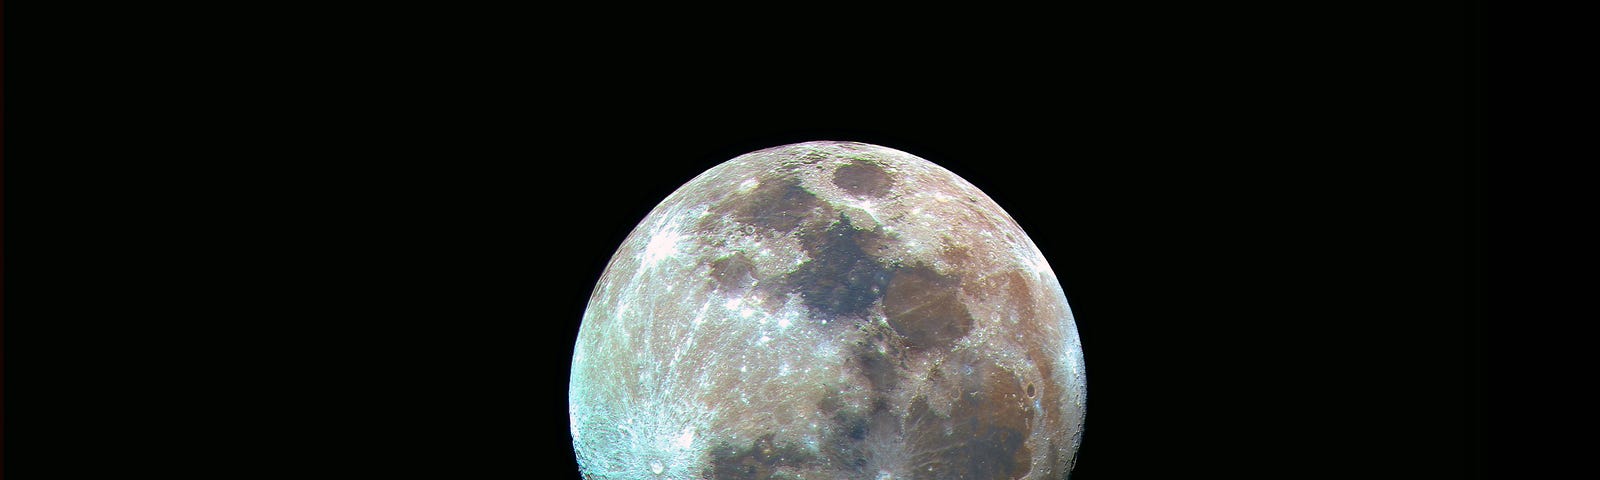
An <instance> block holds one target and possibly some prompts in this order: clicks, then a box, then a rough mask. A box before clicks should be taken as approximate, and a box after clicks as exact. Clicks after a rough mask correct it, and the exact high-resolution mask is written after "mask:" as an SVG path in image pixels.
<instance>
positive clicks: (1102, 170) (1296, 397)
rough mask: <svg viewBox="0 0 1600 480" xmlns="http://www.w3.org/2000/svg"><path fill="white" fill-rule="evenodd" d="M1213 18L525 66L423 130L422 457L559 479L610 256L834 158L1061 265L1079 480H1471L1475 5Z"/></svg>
mask: <svg viewBox="0 0 1600 480" xmlns="http://www.w3.org/2000/svg"><path fill="white" fill-rule="evenodd" d="M1119 13H1125V14H1129V15H1133V14H1135V13H1134V12H1119ZM1205 13H1206V14H1205V15H1204V17H1203V18H1204V19H1206V20H1207V21H1208V22H1221V23H1209V24H1208V23H1198V24H1196V23H1188V22H1186V21H1183V20H1180V19H1179V18H1171V17H1167V16H1166V15H1174V16H1178V17H1181V16H1182V13H1181V12H1168V13H1167V14H1166V15H1162V16H1159V17H1158V18H1161V19H1163V20H1158V21H1157V22H1158V23H1156V24H1154V25H1135V24H1134V23H1135V22H1132V21H1131V20H1128V22H1129V23H1127V24H1121V25H1122V26H1123V27H1126V28H1128V29H1129V30H1120V29H1107V28H1095V29H1092V30H1089V31H1087V32H1085V31H1081V30H1078V31H1075V30H1074V29H1073V28H1071V27H1072V26H1076V25H1079V24H1080V23H1092V22H1087V21H1076V22H1073V21H1069V22H1067V25H1062V26H1053V25H1025V26H1023V25H1019V26H1018V28H1017V31H1007V30H1008V29H1007V28H1003V27H999V26H995V27H990V28H988V29H985V30H983V31H982V32H979V33H973V34H972V35H974V36H973V37H968V36H964V35H953V36H947V35H945V34H944V32H938V34H936V32H935V31H934V30H940V29H935V28H929V29H928V30H925V31H923V30H919V29H917V28H911V29H909V30H910V31H908V32H904V33H900V32H896V33H895V34H886V35H884V37H885V38H879V37H876V36H873V35H872V34H869V33H864V32H854V31H845V32H834V31H831V30H825V32H828V33H821V32H819V33H818V34H817V35H819V36H826V35H862V36H866V37H871V38H873V39H874V41H872V42H865V41H864V42H862V43H859V44H856V43H852V41H850V40H846V41H842V42H839V43H827V44H826V47H822V48H812V47H810V46H807V45H804V44H805V43H806V40H796V43H799V44H801V45H797V46H795V45H787V44H785V45H783V46H781V47H775V48H776V49H775V50H769V51H764V52H759V53H743V51H741V50H738V49H737V48H735V47H733V46H732V45H730V44H737V43H739V42H741V41H742V37H744V36H747V35H756V36H759V35H764V34H765V35H773V34H779V33H778V32H773V31H766V30H759V29H754V30H741V29H738V28H733V27H732V26H730V30H732V31H730V32H728V33H727V34H726V35H722V34H717V35H710V36H709V38H704V39H699V40H690V41H687V42H685V44H683V45H680V44H678V43H676V42H673V43H669V44H668V45H665V46H663V45H656V44H654V42H653V41H651V40H648V39H646V40H640V41H639V43H638V44H631V43H624V44H620V45H612V46H611V47H601V48H598V49H594V50H588V49H584V50H580V51H578V52H571V51H565V50H564V49H561V48H553V49H551V50H548V51H542V50H540V51H535V52H530V54H529V55H528V56H527V57H526V58H525V59H524V60H523V61H525V62H527V63H528V64H530V65H531V66H533V67H534V71H535V72H537V73H534V74H533V76H531V77H527V78H525V80H526V81H527V83H526V84H518V83H517V82H515V81H509V80H507V79H503V78H502V79H495V80H488V82H489V85H492V86H493V87H492V88H491V89H489V90H488V91H487V92H470V93H465V96H464V98H463V99H461V100H459V101H463V102H467V103H479V104H481V106H474V107H470V108H465V109H463V110H460V112H461V116H457V115H455V113H456V112H457V110H456V109H454V108H444V109H441V110H439V111H438V113H436V111H435V110H432V109H430V110H426V112H428V113H429V114H430V115H427V116H424V117H422V118H419V121H424V122H427V125H429V127H428V128H425V129H423V130H422V132H424V133H430V134H431V133H436V132H443V133H442V134H441V137H439V138H440V139H441V140H432V139H430V140H428V141H425V142H424V144H425V145H427V146H429V147H434V148H437V150H436V151H434V150H430V152H431V153H435V154H437V158H436V159H432V160H428V161H423V162H419V163H418V164H416V165H415V166H416V167H420V168H428V169H430V170H429V173H421V172H419V173H417V174H410V175H406V176H405V178H408V179H410V178H419V179H426V182H424V183H421V184H419V185H417V186H416V188H417V191H416V193H415V195H419V197H414V198H417V199H418V203H416V204H415V205H411V207H412V208H415V210H416V212H417V213H418V218H417V219H416V220H415V228H416V229H417V230H416V231H417V232H418V233H419V234H420V235H422V236H421V237H419V238H424V239H426V241H417V242H415V245H414V246H415V248H416V249H418V250H419V252H417V255H418V256H417V257H416V258H418V259H419V260H417V261H422V262H441V263H437V264H430V265H429V266H428V267H425V268H424V269H422V270H419V271H417V272H416V273H415V274H412V275H411V276H407V277H406V278H414V279H415V281H417V282H419V283H418V284H419V285H421V286H417V287H411V288H408V289H405V290H406V291H407V292H412V294H411V295H405V296H401V297H396V298H397V299H400V298H404V297H411V298H417V297H421V298H426V300H421V301H420V303H421V304H422V305H426V306H430V307H433V309H432V310H430V312H433V313H435V314H436V315H437V321H438V322H439V323H438V324H437V325H436V326H432V327H430V329H431V330H433V331H432V332H431V333H427V334H422V333H413V334H404V335H403V336H402V338H406V339H414V340H425V342H423V344H422V345H418V348H419V349H420V350H419V351H422V352H437V353H436V354H437V355H439V357H438V358H436V359H435V358H432V357H429V358H430V359H429V360H424V361H422V362H420V364H419V365H417V367H418V369H419V370H422V371H425V372H430V373H422V374H420V375H418V377H417V379H416V381H417V383H418V386H419V388H423V387H422V386H423V385H426V388H427V389H429V390H430V391H431V392H432V393H429V394H426V395H425V396H424V397H422V398H426V399H428V401H416V402H408V403H406V405H412V403H415V407H417V408H418V409H423V410H433V409H438V410H445V411H447V412H449V413H445V412H440V411H432V412H428V413H425V414H419V415H420V416H419V418H425V419H429V420H427V421H428V422H436V421H442V422H445V423H430V424H428V426H427V427H424V428H423V429H421V430H420V431H417V432H415V433H413V434H411V436H408V437H406V438H414V439H415V440H414V441H417V442H419V445H423V446H417V447H411V448H413V449H416V450H418V451H419V452H423V453H427V454H430V455H439V457H437V458H440V459H441V460H442V461H443V462H444V464H445V465H448V466H449V467H448V469H463V470H465V471H468V472H484V473H491V472H492V473H501V472H504V473H507V474H509V472H515V471H524V470H526V471H545V469H547V468H549V469H554V470H555V471H566V472H571V471H572V470H571V468H572V463H571V462H572V460H571V450H570V448H567V447H566V445H565V444H564V443H563V442H565V441H567V438H566V437H565V432H566V417H565V409H566V404H565V401H564V398H565V393H564V391H565V390H564V387H565V385H566V381H567V377H566V368H567V365H568V363H569V361H570V354H571V341H572V338H573V336H574V335H575V333H576V329H577V327H578V324H577V319H578V318H579V317H580V316H581V313H582V310H583V308H584V304H585V302H586V301H587V296H588V293H589V291H590V289H591V288H592V286H593V283H594V281H595V280H596V279H597V278H598V276H599V274H600V272H601V269H602V268H603V266H604V264H605V262H606V260H607V259H608V258H609V256H610V254H611V253H612V250H613V249H614V248H615V247H616V246H617V245H618V244H620V242H621V240H622V238H623V237H624V236H625V235H626V234H627V233H628V232H629V231H630V230H631V229H632V228H633V226H634V224H635V223H636V222H637V221H638V220H639V219H641V218H643V216H644V215H645V213H646V212H647V211H648V210H649V209H650V208H651V207H652V206H654V204H655V203H656V202H658V201H659V200H660V199H662V198H664V197H665V196H666V195H667V194H669V193H670V192H671V191H672V190H673V189H675V188H676V187H677V186H679V185H681V184H682V183H683V182H685V181H687V180H689V179H690V178H692V177H693V176H694V175H697V174H698V173H700V172H701V171H704V170H705V169H707V168H709V167H711V166H713V165H715V164H717V163H719V162H721V161H724V160H726V159H729V158H732V157H733V156H736V155H738V154H741V153H744V152H748V151H751V150H755V149H759V148H765V147H770V146H776V145H781V144H785V143H791V142H797V141H806V140H817V139H832V140H856V141H864V142H868V143H875V144H880V145H885V146H890V147H893V148H897V149H901V150H905V151H908V152H911V153H913V154H916V155H918V156H921V157H923V158H926V159H929V160H931V161H933V162H935V163H938V164H940V165H943V166H945V167H946V168H948V169H950V170H952V171H954V172H955V173H957V174H958V175H961V176H962V177H963V178H966V179H967V180H969V181H971V182H973V183H974V184H976V185H977V186H979V187H980V188H981V189H983V190H984V191H985V192H986V193H988V194H989V195H990V196H992V197H993V198H994V199H995V200H996V201H997V202H998V203H999V204H1000V205H1001V206H1002V207H1003V208H1005V209H1006V210H1007V211H1008V212H1010V213H1011V215H1012V216H1013V217H1015V218H1016V219H1017V221H1018V222H1019V223H1020V224H1021V225H1022V226H1023V228H1024V229H1025V230H1026V231H1027V232H1028V233H1029V235H1030V236H1031V237H1032V239H1033V240H1034V242H1036V243H1037V244H1038V245H1039V248H1040V249H1041V250H1042V251H1043V252H1044V253H1045V255H1046V256H1047V258H1048V259H1049V260H1050V261H1051V262H1052V265H1053V266H1054V268H1055V270H1056V271H1057V272H1058V274H1059V275H1060V277H1061V281H1062V283H1063V286H1064V288H1065V291H1066V293H1067V295H1068V298H1069V299H1070V302H1071V303H1072V306H1073V308H1074V311H1075V312H1076V314H1077V317H1078V321H1079V328H1080V329H1081V332H1082V338H1083V342H1084V351H1085V356H1086V359H1087V368H1088V377H1089V391H1090V396H1089V407H1088V424H1087V433H1086V435H1085V438H1084V445H1083V448H1082V451H1081V453H1080V459H1079V466H1078V469H1077V471H1076V474H1075V476H1074V478H1080V479H1090V480H1092V479H1099V478H1144V477H1149V476H1158V475H1169V474H1174V473H1187V472H1216V473H1219V474H1223V475H1225V476H1233V477H1238V478H1265V477H1280V476H1289V477H1322V476H1334V477H1342V476H1353V475H1370V474H1373V472H1378V471H1381V472H1382V473H1383V475H1392V476H1420V477H1428V478H1457V477H1462V476H1466V475H1468V474H1470V473H1472V472H1474V471H1475V465H1474V464H1473V463H1472V462H1473V459H1474V457H1473V455H1474V454H1475V453H1474V450H1473V447H1474V445H1475V443H1474V441H1475V440H1474V437H1473V435H1474V434H1475V430H1473V429H1474V423H1473V422H1474V417H1473V414H1474V412H1473V410H1472V408H1473V402H1474V398H1475V397H1474V395H1475V393H1474V392H1473V390H1471V388H1472V386H1473V383H1472V381H1473V378H1474V377H1473V375H1474V370H1473V369H1472V368H1473V363H1472V362H1473V357H1472V353H1473V352H1472V350H1471V345H1472V344H1471V343H1470V341H1471V339H1472V338H1473V335H1475V331H1474V330H1473V328H1474V326H1475V324H1474V323H1473V321H1472V319H1473V317H1472V314H1473V313H1474V311H1473V305H1472V304H1471V303H1470V300H1471V297H1470V296H1469V295H1470V293H1471V290H1470V287H1471V285H1472V283H1471V280H1472V279H1471V276H1470V272H1471V270H1470V269H1471V268H1472V261H1473V256H1472V250H1471V248H1472V244H1471V242H1472V241H1473V237H1472V235H1473V230H1472V227H1473V223H1472V222H1473V217H1472V215H1473V203H1472V202H1473V200H1474V197H1473V190H1472V185H1473V181H1474V175H1476V171H1475V170H1474V166H1475V163H1474V162H1473V155H1474V153H1475V152H1474V147H1473V144H1472V143H1471V142H1472V140H1473V138H1472V137H1471V135H1472V130H1471V127H1472V125H1473V124H1472V120H1473V117H1472V115H1473V112H1472V108H1473V106H1472V103H1471V102H1472V96H1471V88H1472V83H1471V82H1472V77H1471V67H1472V63H1471V61H1472V57H1471V55H1472V50H1471V48H1470V47H1471V44H1470V40H1471V37H1470V36H1469V33H1470V30H1469V28H1468V25H1467V24H1466V20H1465V17H1466V16H1467V14H1468V13H1469V12H1467V11H1466V9H1465V8H1460V9H1457V10H1454V11H1451V10H1444V11H1439V12H1417V13H1416V14H1409V13H1411V12H1405V13H1401V12H1396V13H1398V15H1395V16H1379V17H1372V18H1366V17H1363V18H1359V19H1353V18H1350V17H1345V16H1339V17H1337V18H1339V19H1342V20H1359V21H1357V22H1355V23H1350V24H1346V23H1340V22H1334V21H1332V20H1331V19H1330V18H1326V17H1318V16H1317V15H1318V14H1317V13H1315V12H1304V11H1292V12H1291V11H1285V12H1281V13H1282V15H1285V16H1287V17H1289V18H1276V19H1273V20H1267V21H1262V20H1243V18H1251V19H1259V18H1262V17H1260V16H1259V15H1262V13H1261V12H1253V15H1252V16H1249V17H1240V19H1239V20H1229V19H1228V17H1227V16H1226V15H1225V14H1221V13H1217V12H1205ZM1267 18H1272V17H1271V16H1270V15H1269V16H1268V17H1267ZM1167 22H1171V23H1167ZM1163 29H1166V30H1165V31H1164V32H1162V33H1156V34H1151V33H1150V32H1155V31H1162V30H1163ZM1374 38H1381V39H1382V40H1374ZM880 41H881V43H880ZM724 49H727V50H724ZM495 52H496V53H506V52H502V51H501V50H495ZM474 58H476V57H474ZM474 73H475V74H481V73H483V72H478V71H474ZM517 78H519V79H521V78H523V77H517ZM448 85H450V86H451V88H460V89H461V90H471V89H473V88H474V86H475V85H474V82H472V81H459V82H451V83H449V84H448ZM458 85H459V86H458ZM522 88H526V91H522V90H521V89H522ZM507 92H514V93H513V94H514V97H513V98H515V100H514V101H505V99H502V98H501V97H500V95H502V94H505V93H507ZM436 95H437V94H436ZM524 96H526V97H524ZM446 98H448V96H446ZM502 102H504V103H502ZM501 110H505V111H504V112H502V111H501ZM485 112H494V114H492V115H489V116H487V117H484V118H471V117H473V116H476V115H482V114H485ZM462 117H468V118H462ZM508 118H509V119H513V120H514V121H511V122H506V123H502V122H505V120H506V119H508ZM435 128H437V130H434V129H435ZM434 242H438V243H434ZM407 245H410V243H408V244H407ZM424 251H425V252H427V253H422V252H424ZM422 259H427V260H422ZM435 295H442V296H437V297H436V296H435ZM421 324H423V325H432V324H431V323H430V322H421ZM408 325H409V324H408ZM423 367H427V368H423ZM438 399H445V400H444V401H438ZM435 402H438V403H435ZM446 459H448V460H446ZM430 464H431V463H430Z"/></svg>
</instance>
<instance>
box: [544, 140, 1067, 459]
mask: <svg viewBox="0 0 1600 480" xmlns="http://www.w3.org/2000/svg"><path fill="white" fill-rule="evenodd" d="M1085 392H1086V390H1085V377H1084V366H1083V353H1082V348H1081V345H1080V343H1079V340H1078V332H1077V327H1076V324H1075V323H1074V320H1073V316H1072V311H1071V309H1070V308H1069V307H1068V305H1067V299H1066V296H1065V294H1064V293H1063V291H1062V289H1061V284H1060V282H1059V281H1058V280H1057V278H1056V274H1055V272H1054V271H1052V270H1051V268H1050V265H1049V263H1048V262H1046V261H1045V258H1044V256H1043V255H1042V254H1041V253H1040V252H1039V249H1038V248H1037V247H1036V246H1035V245H1034V244H1033V241H1032V240H1030V239H1029V238H1028V235H1027V234H1026V233H1025V232H1023V230H1022V228H1021V227H1020V226H1018V225H1017V223H1016V221H1014V220H1012V218H1011V217H1010V215H1007V214H1006V212H1005V211H1004V210H1002V209H1001V208H1000V206H999V205H997V204H995V202H994V201H993V200H991V199H990V198H989V197H988V196H987V195H985V194H984V193H983V192H981V191H979V190H978V188H977V187H974V186H973V185H972V184H970V183H968V182H967V181H965V180H962V179H961V178H960V177H958V176H956V175H955V174H953V173H951V172H950V171H949V170H946V169H944V168H942V167H939V166H938V165H935V164H934V163H932V162H929V161H927V160H923V159H921V158H918V157H916V156H914V155H911V154H909V153H906V152H902V151H899V150H895V149H891V148H887V147H881V146H877V145H870V144H865V143H856V142H836V141H825V142H807V143H797V144H792V145H784V146H779V147H774V148H768V149H765V150H760V151H756V152H751V153H748V154H744V155H741V156H739V157H737V158H734V159H732V160H729V161H727V162H724V163H722V164H720V165H717V166H715V167H713V168H711V169H710V170H707V171H706V172H704V173H702V174H700V175H699V176H697V177H695V178H694V179H693V180H690V181H689V182H688V183H687V184H685V185H683V186H682V187H680V188H679V189H678V190H677V191H675V192H673V193H672V194H671V195H669V196H668V197H667V198H666V199H665V200H663V201H662V202H661V203H660V204H659V205H657V206H656V207H655V209H654V210H652V211H651V212H650V213H649V215H647V216H646V217H645V218H644V220H642V221H640V223H639V224H638V226H637V227H636V228H634V230H633V231H632V233H630V234H629V235H628V237H627V239H626V240H624V241H623V243H622V245H621V246H620V247H619V248H618V249H617V251H616V254H615V255H614V256H613V257H612V258H611V261H610V263H609V264H607V266H606V269H605V272H604V273H603V274H602V276H601V277H600V280H599V281H598V283H597V284H596V285H595V288H594V290H593V293H592V295H591V296H590V298H589V304H588V308H587V309H586V310H585V312H584V315H583V323H582V326H581V327H580V329H579V332H578V338H577V343H576V345H575V347H574V350H573V357H572V375H571V383H570V385H569V387H568V404H569V414H570V425H571V429H572V439H573V447H574V450H575V451H576V453H577V458H578V462H579V466H580V468H581V470H582V472H583V475H584V477H585V478H589V479H627V480H644V479H712V480H730V479H795V480H798V479H829V480H833V479H876V480H892V479H971V480H989V479H1059V478H1065V477H1066V476H1067V475H1068V474H1069V473H1070V472H1071V469H1072V465H1073V462H1074V455H1075V453H1076V451H1077V449H1078V446H1079V444H1080V442H1081V439H1082V431H1083V420H1084V400H1085Z"/></svg>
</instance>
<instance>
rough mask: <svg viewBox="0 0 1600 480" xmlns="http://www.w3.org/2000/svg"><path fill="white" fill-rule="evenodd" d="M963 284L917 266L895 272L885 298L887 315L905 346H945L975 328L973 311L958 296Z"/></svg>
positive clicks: (940, 347) (923, 347) (926, 347)
mask: <svg viewBox="0 0 1600 480" xmlns="http://www.w3.org/2000/svg"><path fill="white" fill-rule="evenodd" d="M959 292H960V283H959V282H958V281H957V280H956V279H954V278H952V277H948V276H944V275H939V274H938V273H936V272H934V271H933V269H930V268H926V267H917V268H911V269H903V270H900V271H898V272H896V273H895V275H894V278H893V279H891V280H890V281H889V289H888V292H886V294H885V295H884V297H883V310H884V314H885V315H888V317H889V325H890V326H892V327H894V331H895V333H899V334H900V335H902V336H904V337H905V338H906V345H907V346H909V347H912V348H919V349H942V348H947V347H949V346H950V345H952V344H954V343H955V342H956V340H960V339H961V337H965V336H967V332H970V331H972V314H971V313H970V312H968V311H967V305H966V304H964V303H962V302H961V298H960V296H959Z"/></svg>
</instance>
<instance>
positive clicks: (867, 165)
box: [833, 160, 894, 197]
mask: <svg viewBox="0 0 1600 480" xmlns="http://www.w3.org/2000/svg"><path fill="white" fill-rule="evenodd" d="M833 184H834V185H837V186H838V187H839V188H840V189H842V190H844V191H845V193H849V194H851V195H855V196H857V197H882V196H884V195H888V194H889V187H890V186H891V185H893V184H894V178H893V177H890V176H889V172H885V171H883V167H882V166H879V165H878V164H877V163H873V162H866V161H861V160H857V161H855V162H853V163H848V164H845V165H843V166H840V167H839V168H838V169H836V170H834V171H833Z"/></svg>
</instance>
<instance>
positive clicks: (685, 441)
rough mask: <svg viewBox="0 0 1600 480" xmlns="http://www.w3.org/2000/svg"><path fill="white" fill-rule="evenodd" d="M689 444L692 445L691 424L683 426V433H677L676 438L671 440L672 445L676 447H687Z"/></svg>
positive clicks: (692, 428)
mask: <svg viewBox="0 0 1600 480" xmlns="http://www.w3.org/2000/svg"><path fill="white" fill-rule="evenodd" d="M690 445H694V426H693V425H690V426H687V427H683V434H682V435H678V438H677V439H676V440H673V442H672V446H674V447H678V448H689V446H690Z"/></svg>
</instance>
